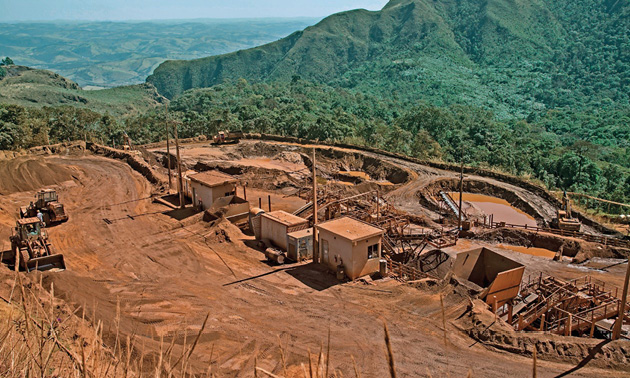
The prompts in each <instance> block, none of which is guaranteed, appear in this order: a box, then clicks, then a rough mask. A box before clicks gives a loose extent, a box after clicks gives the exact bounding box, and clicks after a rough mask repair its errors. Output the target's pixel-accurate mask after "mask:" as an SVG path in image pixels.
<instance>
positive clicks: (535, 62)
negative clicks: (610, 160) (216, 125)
mask: <svg viewBox="0 0 630 378" xmlns="http://www.w3.org/2000/svg"><path fill="white" fill-rule="evenodd" d="M629 14H630V6H629V5H628V2H625V1H616V0H588V1H587V0H575V1H571V2H565V1H560V0H547V1H543V0H528V1H525V0H487V1H479V0H440V1H432V0H392V1H390V2H389V3H388V4H387V5H386V6H385V7H384V8H383V10H381V11H379V12H369V11H365V10H356V11H350V12H343V13H339V14H335V15H332V16H330V17H328V18H326V19H324V20H323V21H321V22H320V23H318V24H317V25H315V26H312V27H308V28H306V29H305V30H303V31H300V32H296V33H293V34H292V35H290V36H288V37H286V38H284V39H281V40H279V41H277V42H273V43H270V44H267V45H264V46H260V47H256V48H253V49H249V50H242V51H238V52H234V53H230V54H226V55H219V56H212V57H208V58H203V59H197V60H192V61H167V62H165V63H163V64H161V65H160V66H159V67H158V68H157V69H156V70H155V72H154V74H153V75H151V76H150V77H149V78H148V79H147V81H148V82H149V83H152V84H154V85H155V86H156V88H158V91H159V92H160V93H161V94H164V95H165V96H167V97H169V98H173V97H175V96H177V95H180V94H181V93H183V92H184V91H186V90H188V89H191V88H203V87H211V86H213V85H216V84H219V83H222V82H224V81H226V80H235V79H238V78H245V79H247V80H248V81H251V82H258V81H278V80H279V81H290V80H292V79H293V78H294V77H296V76H299V77H301V78H302V79H306V80H310V81H314V82H320V83H326V84H329V85H332V86H334V87H342V88H346V89H353V90H358V91H361V92H363V93H369V94H375V95H378V96H381V97H387V98H392V99H394V100H396V101H397V103H399V104H401V106H403V107H408V106H409V105H412V104H414V103H416V102H417V101H419V100H423V101H427V102H429V103H431V104H434V105H438V106H444V105H452V104H465V105H469V106H476V107H482V108H485V109H488V110H491V111H493V112H494V113H495V114H496V115H497V116H498V117H499V118H502V119H507V118H512V117H525V116H527V115H529V114H530V113H531V112H533V111H540V110H544V109H549V108H557V107H564V106H572V107H585V106H601V105H603V106H608V105H619V104H622V105H625V104H628V102H629V93H628V90H627V86H628V84H630V40H629V37H628V36H629V35H630V22H629Z"/></svg>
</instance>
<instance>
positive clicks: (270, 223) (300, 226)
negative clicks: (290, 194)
mask: <svg viewBox="0 0 630 378" xmlns="http://www.w3.org/2000/svg"><path fill="white" fill-rule="evenodd" d="M306 228H308V221H307V220H306V219H304V218H300V217H298V216H297V215H293V214H290V213H287V212H286V211H282V210H278V211H272V212H270V213H264V214H262V215H261V218H260V238H261V239H269V240H270V241H271V242H272V243H273V244H275V245H276V246H277V247H278V248H280V249H282V250H284V251H286V250H287V248H288V245H289V242H288V235H289V234H290V233H292V232H295V231H300V230H304V229H306Z"/></svg>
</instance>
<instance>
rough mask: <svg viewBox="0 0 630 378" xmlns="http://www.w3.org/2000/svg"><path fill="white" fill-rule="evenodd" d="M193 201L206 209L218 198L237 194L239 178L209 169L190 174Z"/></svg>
mask: <svg viewBox="0 0 630 378" xmlns="http://www.w3.org/2000/svg"><path fill="white" fill-rule="evenodd" d="M188 178H189V179H190V186H191V189H192V201H193V204H194V205H195V206H198V207H200V208H201V209H202V210H206V209H208V208H210V207H211V206H212V204H213V203H214V201H216V200H217V198H221V197H227V196H233V195H236V184H237V182H238V180H237V179H235V178H234V177H232V176H230V175H226V174H225V173H221V172H218V171H207V172H202V173H197V174H194V175H189V176H188Z"/></svg>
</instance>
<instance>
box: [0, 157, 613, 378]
mask: <svg viewBox="0 0 630 378" xmlns="http://www.w3.org/2000/svg"><path fill="white" fill-rule="evenodd" d="M239 148H243V146H240V147H239V146H231V147H221V149H222V151H224V153H225V154H226V155H221V157H222V158H223V157H226V158H228V160H229V159H230V156H228V154H230V153H233V152H234V151H235V150H237V149H239ZM272 148H276V147H274V146H272ZM278 152H282V151H278ZM293 152H295V151H293ZM184 155H185V158H186V159H189V160H191V161H192V160H197V158H196V157H195V156H190V155H188V154H187V150H184ZM234 156H237V155H233V156H232V160H234V159H233V157H234ZM274 156H276V155H274ZM24 159H27V160H28V159H33V160H34V163H31V166H30V167H29V168H31V169H32V170H29V174H30V175H33V176H35V177H39V176H41V177H44V176H46V175H48V174H49V172H61V173H60V174H59V176H58V177H57V176H54V177H52V178H50V181H47V185H55V186H57V188H58V189H59V194H60V199H61V201H62V202H63V203H64V204H65V205H66V210H67V212H68V213H69V214H70V220H69V221H68V222H67V223H64V224H61V225H59V226H55V227H53V228H51V229H50V230H49V233H50V236H51V239H52V241H53V243H54V245H55V246H56V248H57V250H58V251H60V252H62V253H63V254H64V256H65V260H66V263H67V265H68V269H67V270H66V271H64V272H60V273H44V274H43V277H44V283H45V284H46V285H47V284H49V283H51V282H54V284H55V288H56V289H55V292H56V293H57V295H59V297H60V298H62V299H64V300H65V301H66V302H67V303H68V304H70V305H71V306H73V307H74V308H79V307H82V308H86V309H87V311H86V314H88V317H89V318H95V319H98V320H102V321H103V322H104V336H103V337H104V339H105V341H106V342H107V343H109V344H110V345H111V343H113V340H114V334H113V329H114V328H115V327H114V324H113V323H114V319H115V318H116V308H117V304H118V303H120V309H121V321H120V328H121V331H122V332H123V335H125V336H126V335H135V336H136V346H137V347H138V348H139V345H144V350H145V351H146V352H148V353H149V354H150V355H153V356H154V357H155V356H156V354H157V352H158V351H159V350H160V340H163V342H164V343H165V344H170V343H171V342H173V343H174V345H175V347H174V348H175V349H176V350H181V349H182V346H183V344H184V343H185V342H186V343H187V345H190V342H191V341H190V340H191V339H192V338H193V337H194V336H195V335H196V334H197V332H198V331H199V329H200V327H201V324H202V322H203V320H204V319H205V317H206V315H207V314H209V320H208V324H207V326H206V328H205V331H204V333H203V335H202V337H201V338H200V340H199V344H198V346H197V348H196V349H195V354H194V355H195V358H194V360H195V362H194V363H193V365H192V366H191V369H192V370H193V372H197V373H200V372H205V371H207V369H208V367H209V365H211V366H212V368H213V372H215V373H218V374H219V375H220V376H235V377H236V376H239V377H241V376H242V377H249V376H252V375H253V374H252V372H253V368H254V361H257V363H258V366H260V367H262V368H264V369H265V370H268V371H272V372H274V373H276V374H282V371H283V368H282V363H281V355H280V349H279V345H280V344H282V346H283V350H284V353H285V354H286V358H287V364H288V365H289V366H291V369H292V370H293V369H296V368H298V369H299V366H300V364H302V363H304V364H308V353H309V351H310V352H311V353H313V354H317V353H318V352H319V350H320V348H321V346H322V344H323V345H324V347H325V345H326V340H327V335H328V332H329V330H330V335H331V337H330V348H331V349H330V351H331V352H330V353H331V364H332V367H334V369H338V370H340V371H341V372H342V373H343V375H344V376H352V375H353V374H354V373H353V367H352V358H351V356H353V357H354V358H355V359H356V361H357V365H358V367H359V370H360V371H361V375H362V376H364V377H381V376H384V375H386V374H387V363H386V360H385V355H384V352H383V347H384V343H383V326H382V322H383V321H386V322H387V324H388V326H389V330H390V334H391V338H392V344H393V351H394V356H395V362H396V368H397V371H398V374H399V376H445V375H451V376H464V375H466V374H467V373H468V371H469V370H472V373H473V376H484V377H504V376H508V375H511V376H527V375H529V374H530V370H531V369H530V365H529V364H530V359H529V358H528V357H522V356H519V355H514V354H510V353H505V352H503V351H497V350H495V349H493V348H488V347H486V346H484V345H483V344H482V343H475V341H474V340H473V339H472V338H471V337H470V336H469V334H467V333H463V332H460V331H459V328H458V326H457V325H456V324H454V321H455V319H456V318H458V317H459V316H460V315H462V314H463V313H464V312H465V311H466V307H467V304H468V299H467V298H466V297H465V295H463V294H461V293H460V292H459V291H458V290H456V289H455V290H454V288H453V287H452V286H450V285H445V286H438V287H437V288H435V289H428V290H419V289H417V288H414V287H413V286H410V285H403V284H400V283H398V282H396V281H392V280H381V281H376V282H375V283H374V284H373V285H365V284H362V283H358V282H357V283H346V284H339V283H338V282H337V281H336V279H335V278H334V277H333V276H332V275H330V274H328V273H326V272H323V271H322V270H320V269H319V268H318V267H313V266H311V265H309V264H296V265H291V266H283V267H272V266H269V265H267V264H266V263H265V262H264V261H263V260H264V257H263V255H262V254H261V253H260V252H259V251H257V250H254V249H252V248H250V247H249V246H248V245H249V244H250V243H249V242H250V240H251V237H249V236H246V235H244V234H243V233H242V232H241V231H240V230H239V229H237V228H236V227H235V226H233V225H231V224H230V223H227V222H225V221H220V222H218V223H211V224H208V223H205V222H202V221H201V217H202V216H203V215H202V214H197V215H195V216H192V217H188V218H183V217H182V215H181V214H178V213H177V212H173V211H172V210H171V209H170V208H167V207H165V206H162V205H159V204H156V203H153V202H151V200H150V199H149V197H150V195H151V193H152V191H153V190H154V187H153V186H152V185H151V184H150V183H149V182H148V181H147V179H146V178H145V177H143V176H142V175H141V174H140V173H138V172H137V171H136V170H134V169H132V168H131V167H130V166H129V165H128V164H127V163H128V162H124V161H121V160H112V159H108V158H104V157H98V156H93V155H90V154H87V155H83V154H78V153H74V154H67V155H66V156H41V157H28V158H26V157H20V158H16V159H14V160H9V161H2V162H0V182H6V181H9V180H12V181H14V182H13V183H12V184H11V185H12V188H13V189H12V192H11V193H9V194H5V195H3V196H1V197H0V208H1V210H0V224H2V227H0V238H1V239H0V240H7V237H8V234H9V233H10V230H9V227H8V226H7V225H10V224H12V223H13V222H14V217H15V214H17V209H18V207H19V206H20V205H21V204H23V203H24V201H26V200H28V199H29V198H31V197H32V195H33V190H34V189H35V188H34V187H33V185H30V184H29V183H28V182H27V181H20V180H13V177H19V176H18V175H19V172H20V170H21V169H22V168H21V167H22V164H23V162H24ZM304 165H305V166H307V163H306V162H305V163H304ZM257 168H260V167H257ZM350 168H353V170H354V168H355V167H352V166H351V167H350ZM264 169H267V168H264ZM40 171H43V172H40ZM403 171H404V172H412V173H413V174H411V173H410V176H409V177H411V178H412V180H416V179H417V178H414V177H418V176H417V175H418V172H419V171H414V170H411V169H410V168H408V167H404V169H403ZM65 172H72V174H71V175H70V177H71V179H70V180H71V181H70V182H68V176H67V174H66V173H65ZM377 172H378V170H377ZM247 173H248V172H244V174H247ZM285 173H286V172H285ZM368 173H369V174H370V176H371V177H377V176H378V173H377V174H376V175H375V174H374V172H368ZM46 177H48V176H46ZM390 178H391V177H390ZM42 180H43V179H42ZM42 182H43V181H42ZM411 183H412V184H413V181H412V182H411ZM408 185H411V184H408ZM291 187H292V186H288V187H287V188H291ZM403 187H404V186H403ZM248 190H249V191H248V199H249V200H250V201H255V202H257V198H256V197H257V196H263V195H265V194H267V193H271V194H274V195H275V196H276V197H275V198H274V200H273V203H272V205H273V204H275V206H278V208H285V209H287V210H289V211H290V210H291V209H292V208H294V207H296V206H299V204H300V203H299V202H298V201H297V200H296V199H287V200H286V202H283V200H282V199H281V198H280V197H281V196H284V195H287V194H289V193H286V194H285V193H283V192H282V191H278V190H277V189H264V188H253V189H249V188H248ZM394 196H395V195H394ZM392 198H395V197H392ZM400 198H402V197H400ZM263 207H265V202H264V201H263ZM274 209H276V208H275V207H274ZM106 220H107V221H106ZM0 246H1V244H0ZM5 272H6V269H3V270H0V275H2V274H5ZM440 295H443V296H444V297H445V314H446V321H447V332H448V346H447V347H445V346H444V334H443V331H442V330H441V327H442V325H441V324H442V318H441V314H442V309H441V307H440ZM90 314H93V315H90ZM185 340H186V341H185ZM150 365H151V364H150V361H149V360H147V361H145V367H146V368H147V372H148V371H149V370H148V369H149V368H150ZM572 366H573V365H572V364H568V363H566V361H560V362H554V361H540V362H539V373H540V374H541V375H544V376H551V375H557V374H560V373H562V372H564V371H567V370H569V369H571V368H572ZM604 374H607V375H611V374H612V375H613V376H614V375H618V376H622V375H623V374H622V373H619V372H616V371H610V370H606V371H604V370H599V369H597V368H593V367H590V366H589V367H586V368H583V369H581V370H579V371H578V372H577V373H575V375H574V376H593V375H604Z"/></svg>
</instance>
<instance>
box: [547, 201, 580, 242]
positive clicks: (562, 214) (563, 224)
mask: <svg viewBox="0 0 630 378" xmlns="http://www.w3.org/2000/svg"><path fill="white" fill-rule="evenodd" d="M551 226H552V227H553V228H557V229H559V230H563V231H574V232H580V229H581V228H582V223H580V221H579V220H578V219H577V218H573V215H572V214H571V201H570V200H569V195H568V194H567V192H566V191H565V192H564V194H563V195H562V209H558V212H557V216H556V218H553V219H552V220H551Z"/></svg>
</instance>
